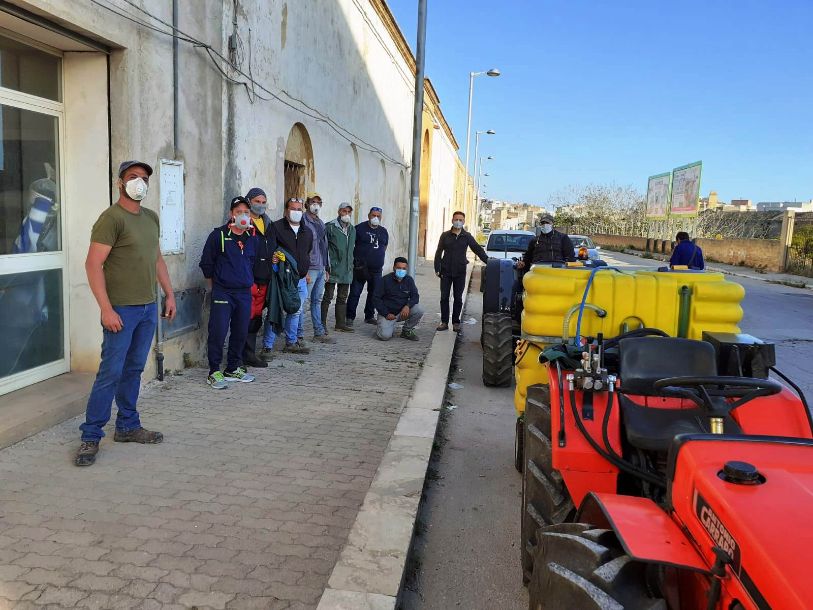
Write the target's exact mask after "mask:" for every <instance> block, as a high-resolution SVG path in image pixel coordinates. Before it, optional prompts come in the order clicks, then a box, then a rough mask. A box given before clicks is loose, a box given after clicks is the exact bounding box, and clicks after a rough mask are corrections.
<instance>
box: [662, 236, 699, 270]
mask: <svg viewBox="0 0 813 610" xmlns="http://www.w3.org/2000/svg"><path fill="white" fill-rule="evenodd" d="M669 264H670V265H671V266H673V267H674V266H675V265H687V266H688V267H689V269H705V268H706V262H705V261H704V260H703V250H701V248H700V246H698V245H696V244H693V243H692V242H690V241H682V242H680V243H678V245H677V246H675V249H674V250H672V257H671V258H670V259H669Z"/></svg>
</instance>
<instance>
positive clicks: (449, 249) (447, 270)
mask: <svg viewBox="0 0 813 610" xmlns="http://www.w3.org/2000/svg"><path fill="white" fill-rule="evenodd" d="M465 222H466V215H465V214H464V213H463V212H455V213H454V214H452V228H451V229H450V230H448V231H444V232H443V233H441V235H440V240H439V241H438V249H437V251H436V252H435V275H437V276H438V277H439V278H440V325H439V326H438V328H437V330H449V292H450V291H452V290H453V295H454V306H453V309H452V330H453V331H454V332H460V312H461V310H462V309H463V287H464V284H465V283H466V265H468V264H469V261H468V259H467V258H466V253H467V252H468V249H469V248H471V250H472V252H474V253H475V254H476V255H477V256H478V257H480V260H481V261H483V262H484V263H487V262H488V254H486V251H485V250H484V249H483V246H481V245H480V244H478V243H477V241H476V240H475V239H474V236H473V235H472V234H471V233H469V232H468V231H466V230H465V229H464V228H463V225H464V224H465Z"/></svg>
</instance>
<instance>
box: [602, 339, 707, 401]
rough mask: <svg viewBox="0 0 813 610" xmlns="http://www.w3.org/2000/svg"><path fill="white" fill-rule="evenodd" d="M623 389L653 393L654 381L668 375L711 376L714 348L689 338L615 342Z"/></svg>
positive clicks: (644, 394) (627, 391)
mask: <svg viewBox="0 0 813 610" xmlns="http://www.w3.org/2000/svg"><path fill="white" fill-rule="evenodd" d="M618 348H619V352H620V363H619V372H620V376H621V386H622V391H623V392H626V393H627V394H639V395H642V396H655V395H657V392H656V391H655V388H654V387H653V386H654V384H655V382H656V381H658V380H660V379H665V378H667V377H714V376H716V375H717V358H716V355H715V353H714V347H712V345H711V344H710V343H706V342H705V341H693V340H691V339H677V338H672V337H669V338H657V337H632V338H629V339H622V340H621V341H620V342H619V344H618Z"/></svg>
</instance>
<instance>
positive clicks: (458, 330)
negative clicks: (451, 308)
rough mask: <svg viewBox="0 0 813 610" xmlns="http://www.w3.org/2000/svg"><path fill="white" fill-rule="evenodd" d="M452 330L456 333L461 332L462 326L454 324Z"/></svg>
mask: <svg viewBox="0 0 813 610" xmlns="http://www.w3.org/2000/svg"><path fill="white" fill-rule="evenodd" d="M452 330H453V331H454V332H456V333H459V332H460V324H459V323H458V324H452Z"/></svg>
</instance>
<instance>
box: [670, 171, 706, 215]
mask: <svg viewBox="0 0 813 610" xmlns="http://www.w3.org/2000/svg"><path fill="white" fill-rule="evenodd" d="M702 168H703V163H702V161H698V162H697V163H690V164H689V165H683V166H681V167H676V168H675V169H674V170H672V207H671V213H672V214H680V215H683V216H694V215H696V214H697V207H698V205H699V202H700V173H701V169H702Z"/></svg>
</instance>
